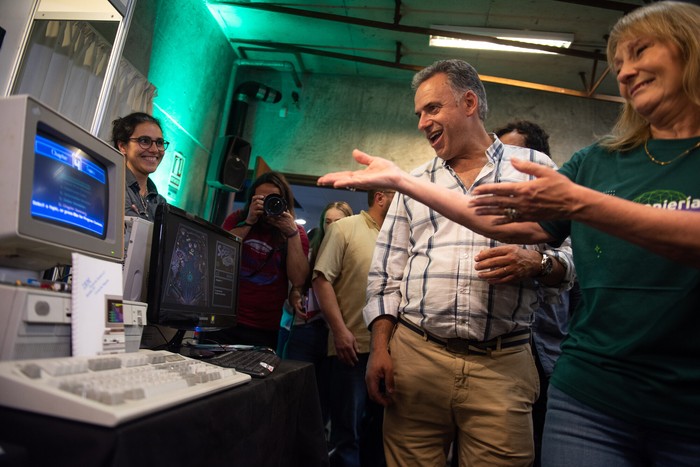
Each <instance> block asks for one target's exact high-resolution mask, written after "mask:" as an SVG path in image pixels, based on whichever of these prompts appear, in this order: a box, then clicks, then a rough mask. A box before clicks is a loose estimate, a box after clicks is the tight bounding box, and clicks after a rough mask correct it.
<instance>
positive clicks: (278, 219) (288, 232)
mask: <svg viewBox="0 0 700 467" xmlns="http://www.w3.org/2000/svg"><path fill="white" fill-rule="evenodd" d="M266 220H267V223H268V224H270V225H272V226H274V227H277V228H278V229H280V231H282V235H284V236H285V237H293V236H294V235H295V233H296V232H297V231H298V230H299V229H297V223H296V222H295V221H294V217H293V216H292V215H291V214H290V213H289V211H284V212H283V213H282V214H280V215H279V216H267V217H266Z"/></svg>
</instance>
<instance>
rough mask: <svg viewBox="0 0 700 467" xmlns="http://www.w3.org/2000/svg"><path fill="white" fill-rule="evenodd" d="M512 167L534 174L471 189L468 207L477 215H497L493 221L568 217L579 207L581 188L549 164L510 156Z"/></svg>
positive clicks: (506, 222)
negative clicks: (530, 178) (521, 178)
mask: <svg viewBox="0 0 700 467" xmlns="http://www.w3.org/2000/svg"><path fill="white" fill-rule="evenodd" d="M511 162H512V164H513V167H515V168H516V169H518V170H519V171H520V172H523V173H526V174H529V175H533V176H535V177H537V178H536V179H535V180H532V181H530V182H518V183H489V184H486V185H481V186H478V187H476V188H474V190H473V192H472V194H473V195H474V197H473V198H472V199H471V200H470V202H469V206H470V207H476V211H475V212H476V214H478V215H480V216H498V217H496V218H495V220H494V223H495V224H508V223H511V222H525V221H540V220H550V219H570V218H571V217H572V216H573V215H574V214H575V213H576V212H577V211H578V210H579V209H581V207H582V204H581V201H580V200H581V199H582V198H581V193H580V192H581V189H582V187H580V186H579V185H576V184H575V183H573V182H572V181H571V180H569V179H568V178H566V177H565V176H564V175H561V174H559V173H558V172H556V171H555V170H552V169H551V168H549V167H545V166H543V165H540V164H536V163H533V162H528V161H523V160H520V159H513V160H512V161H511Z"/></svg>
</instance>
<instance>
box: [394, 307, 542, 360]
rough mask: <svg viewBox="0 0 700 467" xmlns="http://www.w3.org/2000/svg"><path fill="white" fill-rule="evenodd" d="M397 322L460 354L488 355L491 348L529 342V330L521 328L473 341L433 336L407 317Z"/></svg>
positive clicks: (426, 338) (496, 348) (497, 348)
mask: <svg viewBox="0 0 700 467" xmlns="http://www.w3.org/2000/svg"><path fill="white" fill-rule="evenodd" d="M399 323H400V324H402V325H404V326H406V327H407V328H408V329H410V330H411V331H413V332H415V333H416V334H419V335H420V336H421V337H423V338H424V339H425V340H428V341H430V342H434V343H436V344H439V345H441V346H442V347H444V348H445V350H447V351H448V352H453V353H461V354H476V355H488V354H489V352H491V351H493V350H501V349H506V348H508V347H515V346H517V345H523V344H527V343H529V342H530V330H529V329H522V330H520V331H514V332H511V333H508V334H502V335H500V336H498V337H494V338H493V339H489V340H487V341H475V340H472V339H462V338H459V337H454V338H448V339H443V338H441V337H437V336H434V335H432V334H430V333H429V332H427V331H425V330H424V329H422V328H420V327H419V326H416V325H415V324H413V323H412V322H410V321H408V320H407V319H405V318H403V317H401V316H399Z"/></svg>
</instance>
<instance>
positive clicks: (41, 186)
mask: <svg viewBox="0 0 700 467" xmlns="http://www.w3.org/2000/svg"><path fill="white" fill-rule="evenodd" d="M124 167H125V166H124V158H123V156H122V155H121V154H120V153H119V152H118V151H116V150H115V149H114V148H113V147H111V146H110V145H108V144H107V143H105V142H104V141H102V140H100V139H99V138H97V137H95V136H93V135H91V134H90V133H89V132H87V131H86V130H84V129H83V128H81V127H79V126H78V125H76V124H75V123H73V122H71V121H70V120H68V119H66V118H65V117H63V116H61V115H60V114H58V113H57V112H56V111H54V110H52V109H50V108H48V107H46V106H45V105H43V104H41V103H40V102H39V101H37V100H35V99H34V98H32V97H30V96H25V95H21V96H11V97H4V98H0V267H3V268H7V269H11V270H26V271H37V272H38V271H43V270H44V269H48V268H50V267H52V266H55V265H59V264H60V265H67V264H70V262H71V253H72V252H79V253H84V254H88V255H91V256H94V257H98V258H102V259H110V260H115V261H120V260H121V259H122V256H123V249H124V247H123V241H124V240H123V226H124V207H123V204H124V201H123V200H124V170H125V169H124Z"/></svg>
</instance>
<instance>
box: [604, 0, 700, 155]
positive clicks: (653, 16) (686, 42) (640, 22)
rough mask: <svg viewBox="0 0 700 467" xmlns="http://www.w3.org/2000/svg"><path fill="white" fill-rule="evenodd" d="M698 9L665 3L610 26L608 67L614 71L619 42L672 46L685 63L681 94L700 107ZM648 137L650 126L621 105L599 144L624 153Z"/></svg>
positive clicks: (629, 107)
mask: <svg viewBox="0 0 700 467" xmlns="http://www.w3.org/2000/svg"><path fill="white" fill-rule="evenodd" d="M698 30H700V7H698V6H697V5H692V4H690V3H684V2H674V1H664V2H658V3H653V4H650V5H646V6H643V7H641V8H637V9H636V10H634V11H632V12H631V13H629V14H628V15H626V16H623V17H622V18H620V20H619V21H618V22H617V23H616V24H615V26H613V28H612V30H611V31H610V37H609V39H608V49H607V54H608V65H609V66H610V69H613V68H614V66H613V61H614V59H615V52H616V50H617V46H618V44H619V43H620V41H622V40H625V39H628V38H632V37H638V36H645V35H646V36H652V37H655V38H656V39H658V40H661V41H663V42H666V43H669V44H673V45H675V46H676V47H677V48H678V50H679V52H680V56H681V60H682V62H683V63H684V70H683V91H684V92H685V94H686V95H687V96H688V99H689V100H690V101H691V102H693V103H694V104H695V105H700V85H699V84H698V83H700V42H699V41H698ZM650 136H651V130H650V128H649V122H647V121H646V120H644V119H643V118H642V117H641V116H640V115H639V114H638V113H637V111H636V110H634V108H633V107H632V104H631V103H630V102H629V101H627V102H625V103H624V105H623V108H622V110H621V112H620V115H619V117H618V118H617V122H616V123H615V126H614V127H613V130H612V132H611V134H610V135H608V136H607V137H605V138H604V139H603V140H602V141H601V144H602V145H603V147H606V148H608V149H609V150H620V151H627V150H629V149H632V148H634V147H637V146H639V145H640V144H642V143H643V142H644V141H645V140H647V139H649V137H650Z"/></svg>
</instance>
